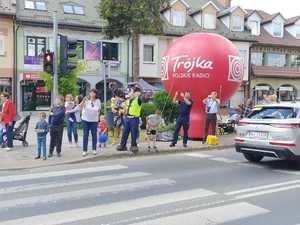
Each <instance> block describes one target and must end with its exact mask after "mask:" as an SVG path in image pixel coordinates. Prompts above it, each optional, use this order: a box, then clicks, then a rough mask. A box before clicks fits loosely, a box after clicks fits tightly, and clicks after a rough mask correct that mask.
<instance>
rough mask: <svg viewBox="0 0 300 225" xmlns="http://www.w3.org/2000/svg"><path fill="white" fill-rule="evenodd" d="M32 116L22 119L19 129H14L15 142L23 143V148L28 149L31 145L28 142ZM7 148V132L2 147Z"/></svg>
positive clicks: (4, 134)
mask: <svg viewBox="0 0 300 225" xmlns="http://www.w3.org/2000/svg"><path fill="white" fill-rule="evenodd" d="M30 117H31V115H28V116H26V117H24V118H23V119H21V121H20V122H19V123H18V124H17V125H18V126H17V127H14V128H13V140H16V141H21V142H22V144H23V147H28V146H29V144H28V142H27V141H26V136H27V131H28V126H29V121H30ZM5 146H7V134H6V132H4V133H3V144H2V147H5Z"/></svg>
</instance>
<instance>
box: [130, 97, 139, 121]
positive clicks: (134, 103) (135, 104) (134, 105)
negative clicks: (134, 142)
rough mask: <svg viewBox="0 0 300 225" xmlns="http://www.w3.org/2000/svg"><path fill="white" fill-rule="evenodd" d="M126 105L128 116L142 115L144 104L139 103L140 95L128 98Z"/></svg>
mask: <svg viewBox="0 0 300 225" xmlns="http://www.w3.org/2000/svg"><path fill="white" fill-rule="evenodd" d="M126 106H127V110H126V112H127V115H128V116H134V117H140V116H141V111H142V105H139V97H134V98H133V99H129V100H127V102H126Z"/></svg>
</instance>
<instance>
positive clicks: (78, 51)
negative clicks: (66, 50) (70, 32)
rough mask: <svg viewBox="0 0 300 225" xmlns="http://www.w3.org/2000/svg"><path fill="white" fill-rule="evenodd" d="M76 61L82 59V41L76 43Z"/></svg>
mask: <svg viewBox="0 0 300 225" xmlns="http://www.w3.org/2000/svg"><path fill="white" fill-rule="evenodd" d="M76 53H77V59H84V41H77V48H76Z"/></svg>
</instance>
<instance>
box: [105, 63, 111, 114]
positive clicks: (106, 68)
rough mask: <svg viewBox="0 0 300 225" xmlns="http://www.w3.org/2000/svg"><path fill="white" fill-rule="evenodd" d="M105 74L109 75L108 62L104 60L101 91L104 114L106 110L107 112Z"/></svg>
mask: <svg viewBox="0 0 300 225" xmlns="http://www.w3.org/2000/svg"><path fill="white" fill-rule="evenodd" d="M106 76H108V77H109V76H110V63H109V62H105V63H104V77H103V83H104V84H103V85H104V86H103V92H104V94H103V95H104V96H103V97H104V99H103V101H104V115H106V112H107V110H106V103H107V95H106V91H107V90H106V89H107V88H106V83H107V80H106V78H107V77H106Z"/></svg>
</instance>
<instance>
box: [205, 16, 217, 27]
mask: <svg viewBox="0 0 300 225" xmlns="http://www.w3.org/2000/svg"><path fill="white" fill-rule="evenodd" d="M204 28H205V29H216V15H214V14H208V13H206V14H204Z"/></svg>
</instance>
